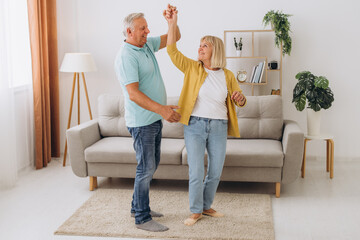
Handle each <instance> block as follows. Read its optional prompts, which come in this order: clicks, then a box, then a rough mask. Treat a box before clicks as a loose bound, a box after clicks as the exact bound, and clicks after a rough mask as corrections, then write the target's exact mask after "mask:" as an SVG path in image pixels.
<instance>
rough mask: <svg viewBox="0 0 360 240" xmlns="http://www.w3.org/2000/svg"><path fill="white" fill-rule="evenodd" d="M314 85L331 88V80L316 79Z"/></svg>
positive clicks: (321, 77) (322, 77) (324, 78)
mask: <svg viewBox="0 0 360 240" xmlns="http://www.w3.org/2000/svg"><path fill="white" fill-rule="evenodd" d="M314 85H315V87H318V88H323V89H326V88H328V87H329V80H327V79H326V77H324V76H320V77H316V78H315V82H314Z"/></svg>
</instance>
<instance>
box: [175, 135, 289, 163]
mask: <svg viewBox="0 0 360 240" xmlns="http://www.w3.org/2000/svg"><path fill="white" fill-rule="evenodd" d="M283 159H284V154H283V151H282V145H281V142H280V141H277V140H270V139H228V141H227V146H226V158H225V163H224V166H225V167H282V166H283ZM182 162H183V164H184V165H188V162H187V151H186V148H185V149H184V152H183V155H182ZM205 165H207V153H205Z"/></svg>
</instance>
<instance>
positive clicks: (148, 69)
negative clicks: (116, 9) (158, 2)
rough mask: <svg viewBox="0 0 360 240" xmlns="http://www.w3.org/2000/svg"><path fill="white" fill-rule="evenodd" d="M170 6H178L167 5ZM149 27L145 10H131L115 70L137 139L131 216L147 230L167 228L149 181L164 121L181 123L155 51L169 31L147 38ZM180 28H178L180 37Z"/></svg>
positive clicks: (157, 230) (125, 21)
mask: <svg viewBox="0 0 360 240" xmlns="http://www.w3.org/2000/svg"><path fill="white" fill-rule="evenodd" d="M168 9H176V8H174V7H172V6H170V5H168ZM149 33H150V30H149V28H148V25H147V22H146V19H145V18H144V14H143V13H132V14H130V15H128V16H127V17H126V18H125V19H124V35H125V37H126V40H125V41H124V42H123V43H122V45H121V47H120V50H119V52H118V54H117V56H116V59H115V71H116V75H117V78H118V80H119V81H120V84H121V87H122V89H123V93H124V99H125V121H126V126H127V127H128V130H129V132H130V134H131V135H132V138H133V140H134V145H133V146H134V149H135V152H136V161H137V163H138V164H137V167H136V176H135V183H134V193H133V200H132V203H131V215H132V216H134V217H135V225H136V227H137V228H139V229H143V230H146V231H153V232H159V231H166V230H168V228H167V227H166V226H164V225H162V224H160V223H158V222H156V221H155V220H153V219H152V217H161V216H163V215H162V214H161V213H157V212H155V211H152V210H151V209H150V204H149V190H150V181H151V180H152V177H153V174H154V173H155V171H156V169H157V167H158V165H159V162H160V144H161V130H162V121H161V119H162V118H163V119H165V120H166V121H169V122H178V121H179V120H180V117H181V116H180V114H179V113H177V112H176V111H174V109H177V108H178V106H174V105H166V91H165V86H164V82H163V79H162V77H161V74H160V70H159V66H158V63H157V61H156V58H155V52H157V51H158V50H159V49H163V48H164V47H166V42H167V34H165V35H161V36H158V37H148V34H149ZM179 39H180V31H179V28H177V40H179Z"/></svg>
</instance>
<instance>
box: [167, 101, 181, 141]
mask: <svg viewBox="0 0 360 240" xmlns="http://www.w3.org/2000/svg"><path fill="white" fill-rule="evenodd" d="M178 102H179V97H168V98H167V105H176V106H177V105H178ZM162 137H163V138H184V125H183V124H181V123H169V122H168V121H165V120H163V129H162Z"/></svg>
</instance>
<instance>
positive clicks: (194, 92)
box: [167, 43, 245, 137]
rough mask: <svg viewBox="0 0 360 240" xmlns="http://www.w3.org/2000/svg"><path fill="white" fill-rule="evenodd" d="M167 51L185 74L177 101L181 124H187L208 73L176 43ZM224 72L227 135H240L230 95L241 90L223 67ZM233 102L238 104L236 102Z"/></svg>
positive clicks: (232, 75)
mask: <svg viewBox="0 0 360 240" xmlns="http://www.w3.org/2000/svg"><path fill="white" fill-rule="evenodd" d="M167 52H168V54H169V56H170V58H171V61H172V62H173V63H174V65H175V66H176V67H177V68H178V69H179V70H180V71H182V72H183V73H184V74H185V77H184V85H183V88H182V90H181V94H180V98H179V103H178V105H179V107H180V109H178V112H179V113H180V114H181V119H180V122H181V123H182V124H185V125H188V124H189V119H190V115H191V113H192V111H193V108H194V106H195V102H196V98H197V96H198V95H199V90H200V87H201V86H202V84H203V83H204V81H205V78H206V77H207V75H208V74H207V72H206V71H205V69H204V67H203V65H202V63H201V62H198V61H195V60H192V59H190V58H187V57H185V56H184V55H183V54H182V53H181V52H180V51H179V50H178V49H177V47H176V43H173V44H171V45H168V46H167ZM224 72H225V78H226V85H227V89H228V94H227V98H226V106H227V109H228V135H230V136H234V137H240V132H239V126H238V121H237V116H236V109H235V105H234V103H235V102H234V101H233V100H231V95H232V93H233V92H234V91H239V92H242V91H241V89H240V87H239V84H238V83H237V81H236V79H235V76H234V74H233V73H232V72H231V71H230V70H228V69H226V68H224ZM235 104H236V105H238V104H237V103H235ZM238 106H239V107H243V106H245V104H244V105H243V106H240V105H238Z"/></svg>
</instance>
